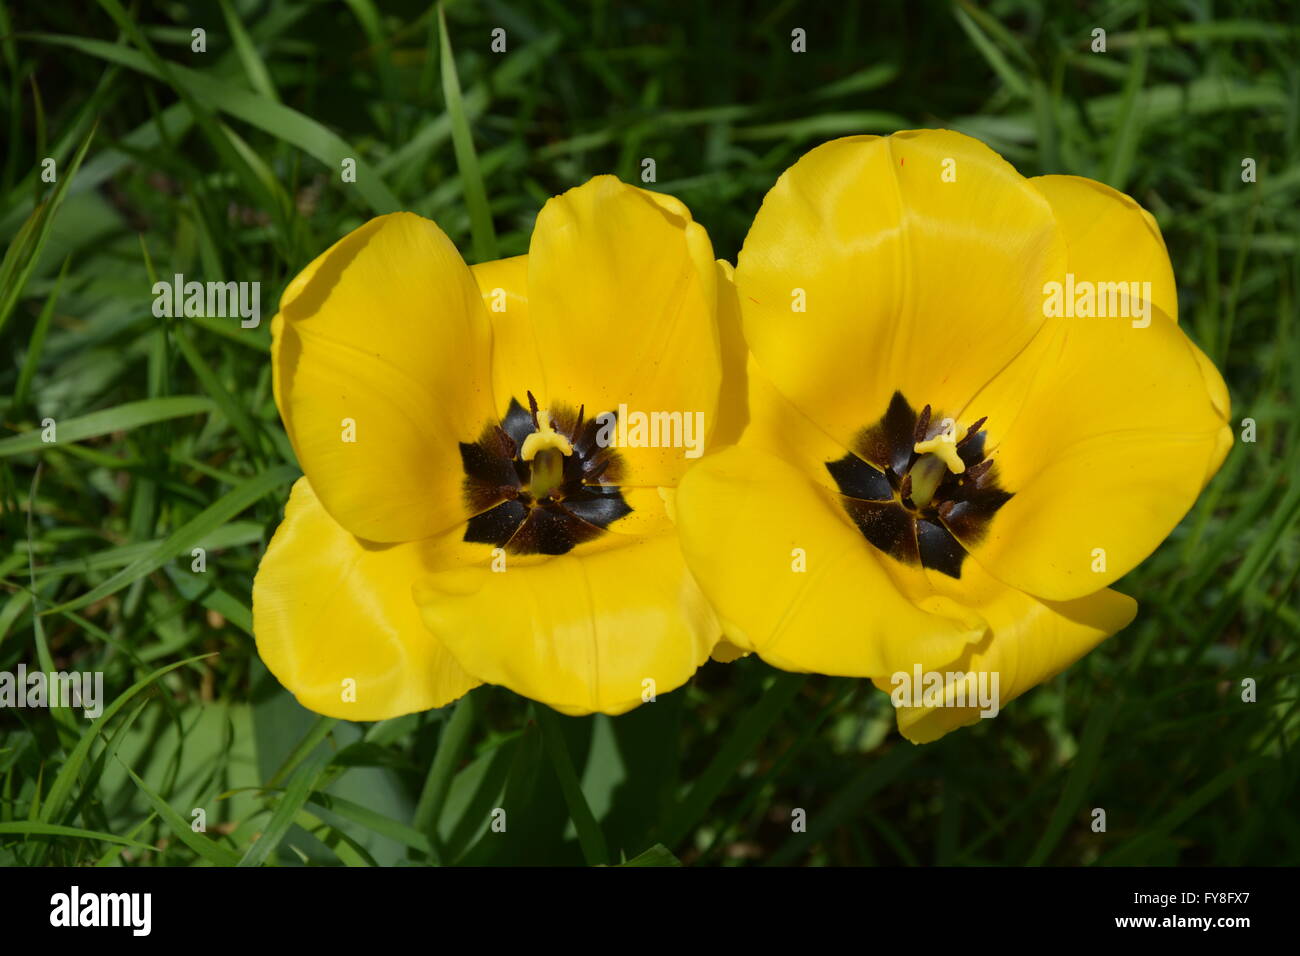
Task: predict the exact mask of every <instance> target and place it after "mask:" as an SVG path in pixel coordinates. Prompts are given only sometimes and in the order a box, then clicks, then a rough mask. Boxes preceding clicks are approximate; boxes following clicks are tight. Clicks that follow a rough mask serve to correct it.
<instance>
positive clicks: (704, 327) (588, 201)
mask: <svg viewBox="0 0 1300 956" xmlns="http://www.w3.org/2000/svg"><path fill="white" fill-rule="evenodd" d="M716 270H717V266H716V265H715V262H714V259H713V252H712V247H711V246H710V244H709V238H708V235H707V234H706V233H705V231H704V229H703V228H702V227H701V226H700V225H698V224H697V223H695V222H693V221H691V218H690V213H689V211H687V209H686V207H685V206H683V205H682V204H681V203H680V202H678V201H677V200H675V199H673V198H672V197H669V196H663V195H660V194H656V193H649V192H646V191H644V190H641V189H637V188H634V187H632V186H628V185H626V184H625V183H622V182H620V181H619V180H618V179H616V178H614V177H612V176H597V177H596V178H594V179H592V180H591V181H590V182H588V183H586V184H585V185H582V186H579V187H577V188H575V189H571V190H569V191H568V192H566V193H564V194H563V195H562V196H558V197H556V198H554V199H551V200H550V201H549V202H547V204H546V205H545V207H543V209H542V211H541V213H539V214H538V217H537V224H536V226H535V228H534V230H533V238H532V244H531V246H530V249H529V254H528V289H529V297H530V309H531V312H532V320H533V324H534V327H535V332H536V340H537V343H538V348H539V350H540V353H541V359H542V365H543V367H544V369H545V373H546V381H545V383H544V385H538V384H536V383H531V382H520V383H519V384H518V385H517V386H515V387H516V388H519V389H522V388H527V389H530V390H532V391H534V393H535V394H537V398H538V401H539V402H540V403H541V404H542V405H544V406H546V405H550V404H556V403H559V404H565V405H568V406H570V407H572V408H578V407H579V406H585V408H586V412H587V415H588V417H591V416H595V415H599V414H602V413H605V412H617V411H618V409H619V406H620V405H621V404H624V405H626V406H627V410H628V413H629V415H630V414H632V413H642V414H645V415H649V414H651V413H654V412H663V413H678V414H680V415H690V416H692V422H693V421H694V420H695V419H694V416H695V414H696V413H702V414H703V416H704V426H705V430H706V435H707V432H708V430H710V429H712V428H713V427H714V421H713V419H714V415H715V411H716V409H717V404H718V387H719V382H720V379H721V359H720V345H719V336H718V327H717V321H716V315H717V308H718V303H717V295H718V292H717V272H716ZM701 437H704V436H701ZM620 453H621V454H622V455H623V456H624V458H625V460H626V463H627V465H628V474H627V477H626V478H625V480H624V481H622V482H621V484H625V485H670V484H673V483H674V482H675V481H676V479H677V477H678V476H679V475H680V474H681V473H682V472H683V471H684V470H685V468H686V467H687V466H688V465H689V464H690V459H688V458H686V457H685V454H684V449H683V448H682V447H661V448H654V447H623V448H621V449H620Z"/></svg>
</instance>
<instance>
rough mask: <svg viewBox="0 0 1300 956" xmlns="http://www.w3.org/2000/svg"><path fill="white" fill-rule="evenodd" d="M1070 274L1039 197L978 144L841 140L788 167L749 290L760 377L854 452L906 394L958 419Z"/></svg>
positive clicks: (753, 232) (767, 203) (897, 138)
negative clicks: (1051, 290) (1048, 289)
mask: <svg viewBox="0 0 1300 956" xmlns="http://www.w3.org/2000/svg"><path fill="white" fill-rule="evenodd" d="M1064 265H1065V246H1064V243H1063V242H1062V240H1061V237H1060V235H1059V233H1058V230H1057V228H1056V222H1055V220H1054V218H1053V215H1052V209H1051V207H1050V205H1049V204H1048V202H1047V200H1046V199H1044V197H1043V196H1042V195H1041V194H1040V193H1039V192H1038V190H1036V189H1035V188H1034V187H1033V186H1032V185H1030V184H1029V183H1028V182H1027V181H1026V180H1025V179H1024V178H1023V177H1021V176H1020V174H1019V173H1017V172H1016V171H1015V170H1014V169H1013V168H1012V167H1011V166H1010V165H1008V164H1007V163H1006V162H1005V161H1004V160H1003V159H1002V158H1001V157H1000V156H998V155H997V154H996V153H994V152H993V151H992V150H990V149H989V148H988V147H987V146H985V145H983V144H982V143H980V142H978V141H977V140H974V139H971V138H969V137H967V136H963V135H961V134H959V133H954V132H951V131H947V130H921V131H913V132H906V133H897V134H895V135H893V136H891V137H888V138H879V137H871V136H857V137H850V138H846V139H839V140H835V141H833V142H830V143H827V144H825V145H823V146H819V147H818V148H816V149H814V150H812V151H811V152H809V153H808V154H806V155H805V156H804V157H803V158H801V159H800V160H799V161H798V162H797V163H795V165H794V166H792V167H791V168H790V169H788V170H786V172H785V173H784V174H782V176H781V178H780V179H779V180H778V181H777V183H776V185H775V186H774V187H773V188H772V190H771V191H770V192H769V193H768V195H767V197H766V199H764V201H763V206H762V208H761V209H760V210H759V212H758V215H757V216H756V217H755V219H754V223H753V225H752V226H751V228H750V231H749V235H748V236H747V237H746V239H745V245H744V248H743V249H742V251H741V253H740V259H739V263H738V265H737V267H736V283H737V287H738V289H739V293H740V305H741V309H742V311H743V314H744V325H745V335H746V338H747V340H748V342H749V345H750V349H751V351H752V352H753V353H754V356H755V358H756V359H757V360H758V364H759V365H760V366H761V367H762V368H763V369H764V371H765V372H766V373H767V375H768V376H769V377H770V379H771V380H772V382H773V384H774V385H775V386H776V388H777V389H778V390H779V391H780V392H781V393H782V394H783V395H785V396H786V397H787V398H788V399H790V400H791V401H792V402H793V403H794V404H795V405H796V406H797V407H798V408H799V409H800V410H801V411H802V412H803V413H804V414H805V415H807V416H808V417H809V418H810V419H812V420H813V421H814V422H816V423H817V424H818V425H819V426H821V427H822V428H823V429H824V430H825V431H826V432H827V433H828V434H829V435H831V436H832V437H833V438H835V439H836V440H837V441H839V442H840V443H842V444H846V445H847V443H849V442H850V441H851V440H852V437H853V436H854V435H855V434H856V433H857V432H858V431H859V430H860V429H862V428H863V427H864V426H866V425H869V424H871V423H873V422H876V421H878V420H879V419H880V418H881V417H882V415H883V414H884V412H885V410H886V408H887V406H888V405H889V401H890V398H891V396H892V395H893V393H894V392H895V391H900V392H902V394H903V395H904V397H905V398H906V399H907V400H908V401H909V402H910V403H911V404H912V406H913V407H914V408H917V409H920V408H921V407H923V406H924V405H926V404H929V405H932V406H933V407H934V408H935V409H936V410H940V409H942V410H944V411H945V412H946V413H947V414H949V415H953V416H956V415H957V414H959V413H960V412H961V411H962V410H963V409H964V407H965V405H966V402H967V401H968V400H969V399H970V398H971V396H973V395H974V394H975V393H976V392H977V391H978V390H979V388H980V387H981V386H982V385H983V384H984V383H985V382H987V381H988V380H989V379H990V378H992V377H993V376H994V375H995V374H996V373H997V372H998V371H999V370H1000V369H1002V368H1003V367H1004V366H1005V365H1006V364H1007V363H1008V362H1010V361H1011V360H1012V359H1013V358H1014V357H1015V356H1016V354H1017V353H1018V352H1020V350H1021V349H1023V348H1024V347H1025V346H1026V345H1027V344H1028V343H1029V342H1030V341H1031V340H1032V339H1033V337H1034V335H1035V333H1036V332H1037V331H1038V330H1039V329H1040V328H1041V327H1042V325H1043V323H1044V318H1043V310H1042V294H1041V292H1040V290H1041V288H1042V285H1043V283H1044V282H1045V281H1046V280H1047V279H1048V278H1049V277H1056V276H1059V275H1061V274H1062V273H1063V272H1064ZM801 305H802V306H803V307H804V308H805V311H799V308H800V306H801Z"/></svg>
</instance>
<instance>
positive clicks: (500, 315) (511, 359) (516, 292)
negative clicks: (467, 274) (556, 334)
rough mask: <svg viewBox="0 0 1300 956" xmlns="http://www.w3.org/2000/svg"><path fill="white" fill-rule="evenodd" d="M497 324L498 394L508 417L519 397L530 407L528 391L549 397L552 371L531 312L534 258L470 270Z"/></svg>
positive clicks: (495, 381)
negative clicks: (548, 373)
mask: <svg viewBox="0 0 1300 956" xmlns="http://www.w3.org/2000/svg"><path fill="white" fill-rule="evenodd" d="M470 271H471V272H473V273H474V280H475V281H476V282H477V283H478V287H479V291H480V292H482V293H483V305H484V307H485V308H486V309H487V314H488V318H489V319H490V320H491V323H492V394H493V396H494V399H495V404H496V409H497V415H498V417H500V418H504V417H505V414H506V411H507V409H509V407H510V400H511V399H514V400H516V401H518V402H519V403H520V404H521V405H526V404H527V401H526V399H527V392H528V391H529V390H531V391H533V392H534V393H536V394H544V393H545V391H546V379H545V375H546V370H545V369H544V368H543V367H542V359H541V353H540V351H539V350H538V347H537V335H536V330H535V329H534V327H533V320H532V316H531V315H530V313H529V308H528V257H527V256H514V257H513V258H510V259H494V260H492V261H491V262H481V263H479V264H478V265H474V266H470Z"/></svg>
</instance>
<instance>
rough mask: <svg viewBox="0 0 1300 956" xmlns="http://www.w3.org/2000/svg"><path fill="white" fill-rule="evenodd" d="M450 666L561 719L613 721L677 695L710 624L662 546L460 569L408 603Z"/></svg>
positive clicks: (705, 608) (636, 545)
mask: <svg viewBox="0 0 1300 956" xmlns="http://www.w3.org/2000/svg"><path fill="white" fill-rule="evenodd" d="M415 597H416V601H417V603H418V604H419V605H420V607H421V609H422V611H423V615H424V621H425V624H426V625H427V626H428V628H429V630H430V631H431V632H432V633H433V634H434V635H435V636H436V637H437V638H438V640H440V641H441V642H442V643H443V644H444V645H446V647H447V648H448V649H449V650H450V651H451V652H452V653H453V654H454V655H455V656H456V659H457V660H459V661H460V663H461V665H462V666H463V667H465V669H466V670H467V671H469V672H471V673H473V674H474V675H475V676H477V677H479V678H481V679H482V680H484V681H485V682H487V683H491V684H501V685H503V686H505V687H508V688H510V689H511V690H513V691H515V692H516V693H518V694H522V695H524V696H525V697H530V698H532V699H533V700H537V701H541V702H542V703H544V704H547V705H549V706H551V707H553V708H555V709H556V710H558V711H561V712H563V713H566V714H587V713H592V712H600V713H606V714H620V713H623V712H624V711H627V710H631V709H632V708H633V707H636V706H637V705H639V704H641V703H642V702H643V700H644V699H648V698H649V697H651V696H654V695H657V694H666V693H668V692H669V691H671V690H673V689H675V688H677V687H680V686H681V685H682V684H684V683H685V682H686V681H687V680H688V679H689V678H690V676H691V675H692V674H693V673H694V672H695V669H696V668H697V667H699V666H700V664H702V663H703V662H704V660H705V659H706V658H707V657H708V656H709V651H710V650H712V648H713V646H714V644H715V643H716V642H717V640H718V625H717V619H716V617H715V616H714V614H713V612H712V610H711V609H710V608H709V605H708V603H707V602H706V601H705V600H704V597H703V595H701V594H700V592H699V589H698V588H697V587H696V585H695V583H694V582H693V581H692V580H691V577H690V575H689V574H687V572H686V568H685V565H684V564H683V562H682V558H681V554H680V552H679V550H678V547H677V541H676V540H675V539H674V538H673V537H672V536H666V535H665V536H656V537H649V538H643V539H639V540H632V541H630V542H628V543H625V544H623V546H622V547H613V548H607V549H605V550H602V551H597V552H591V553H585V554H576V553H575V554H566V555H561V556H559V557H551V558H519V559H516V558H510V559H509V560H508V563H507V564H506V565H505V570H503V571H495V572H494V571H492V570H488V569H484V568H462V569H456V570H449V571H445V572H442V573H438V574H432V575H429V576H427V577H425V578H424V579H423V580H422V581H421V583H420V584H419V585H418V586H417V588H416V591H415Z"/></svg>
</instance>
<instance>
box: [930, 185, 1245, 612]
mask: <svg viewBox="0 0 1300 956" xmlns="http://www.w3.org/2000/svg"><path fill="white" fill-rule="evenodd" d="M1036 185H1037V187H1038V188H1039V189H1041V190H1042V191H1043V193H1044V195H1046V196H1048V197H1049V198H1050V199H1051V200H1052V202H1053V206H1054V208H1055V209H1056V213H1057V216H1058V219H1059V220H1060V222H1061V225H1062V229H1063V230H1064V232H1065V234H1066V235H1067V237H1069V236H1074V235H1075V234H1076V232H1082V233H1083V234H1084V235H1085V236H1090V237H1091V238H1088V239H1086V240H1085V241H1083V242H1079V243H1076V244H1073V245H1071V257H1072V258H1071V261H1070V266H1069V270H1070V272H1072V273H1074V274H1075V275H1076V276H1080V277H1083V276H1087V277H1093V278H1092V280H1091V281H1106V282H1121V281H1122V282H1143V281H1150V282H1151V283H1152V296H1151V298H1152V300H1153V301H1154V302H1155V303H1156V304H1157V306H1159V304H1160V302H1161V301H1162V300H1164V301H1166V302H1168V300H1169V298H1170V297H1171V296H1172V295H1173V292H1172V289H1171V288H1167V287H1166V280H1167V276H1166V275H1165V273H1166V271H1167V269H1168V263H1167V261H1163V260H1162V258H1161V255H1160V249H1158V248H1157V247H1156V240H1157V239H1158V234H1157V235H1155V236H1152V235H1151V233H1150V232H1149V230H1148V224H1147V222H1146V218H1145V213H1143V212H1142V211H1141V210H1140V209H1139V208H1138V207H1137V206H1136V205H1135V204H1133V203H1132V201H1131V200H1129V199H1128V198H1127V197H1124V196H1122V195H1121V194H1119V193H1115V192H1114V191H1113V190H1106V189H1094V188H1092V187H1091V186H1087V185H1082V184H1081V181H1079V180H1075V179H1072V178H1070V177H1048V178H1046V179H1041V180H1037V181H1036ZM1124 217H1127V220H1128V223H1129V225H1128V227H1127V228H1125V227H1123V226H1121V225H1118V224H1116V223H1117V222H1122V221H1123V219H1124ZM1096 221H1104V222H1108V223H1111V224H1112V225H1111V228H1112V229H1113V230H1114V233H1115V235H1117V236H1119V237H1124V236H1127V237H1129V240H1130V244H1129V245H1126V244H1124V243H1122V242H1116V243H1114V244H1107V243H1106V242H1104V241H1101V240H1100V239H1098V238H1097V237H1095V236H1092V233H1091V230H1092V228H1093V223H1094V222H1096ZM1143 236H1145V237H1146V238H1145V241H1144V242H1143V241H1139V240H1140V239H1141V237H1143ZM1161 248H1162V247H1161ZM1138 267H1140V268H1138ZM1135 270H1136V271H1135ZM1144 321H1149V324H1147V325H1145V327H1142V323H1143V322H1144ZM1135 323H1137V327H1135ZM971 409H972V411H973V412H974V413H975V414H981V415H984V414H987V415H989V416H990V417H989V422H988V424H987V426H986V428H987V430H988V435H989V441H988V444H987V446H986V448H987V451H988V453H989V454H990V456H991V457H992V458H993V460H994V461H995V462H996V463H997V466H998V470H999V475H1000V483H1001V485H1002V487H1003V488H1004V489H1006V490H1007V491H1010V492H1012V493H1013V497H1012V498H1011V500H1010V501H1008V502H1007V503H1006V504H1005V505H1003V506H1002V508H1001V510H999V511H998V512H997V514H996V515H995V516H994V517H993V520H992V522H991V524H990V525H989V527H988V531H987V534H986V536H985V537H984V538H983V539H982V540H966V541H964V542H963V543H964V544H966V545H967V547H968V549H970V550H971V551H972V553H973V554H974V555H975V556H976V557H977V558H978V559H979V560H980V562H981V563H982V564H984V566H985V567H986V568H987V569H988V570H989V571H991V572H993V573H994V574H995V575H997V576H998V577H1000V578H1001V579H1002V580H1003V581H1005V582H1007V583H1008V584H1011V585H1013V586H1016V587H1019V588H1021V589H1023V590H1026V591H1029V592H1031V593H1033V594H1037V595H1039V596H1041V597H1045V598H1050V599H1053V600H1070V599H1073V598H1077V597H1082V596H1083V595H1086V594H1090V593H1092V592H1094V591H1096V590H1098V589H1099V588H1102V587H1105V586H1106V585H1108V584H1110V583H1111V582H1113V581H1115V580H1116V579H1118V578H1119V577H1120V576H1122V575H1123V574H1125V573H1127V572H1128V571H1129V570H1130V569H1132V568H1133V567H1134V566H1135V565H1137V564H1138V563H1139V562H1141V561H1142V560H1143V559H1145V558H1146V557H1147V555H1149V554H1150V553H1151V552H1152V551H1153V550H1154V549H1155V548H1156V546H1157V545H1159V543H1160V542H1161V541H1162V540H1163V539H1164V538H1165V537H1166V536H1167V535H1168V534H1169V532H1170V531H1171V530H1173V528H1174V526H1175V525H1176V524H1177V523H1178V522H1179V520H1181V519H1182V517H1183V515H1184V514H1186V513H1187V510H1188V509H1189V508H1190V507H1191V506H1192V504H1193V502H1195V500H1196V497H1197V495H1198V494H1200V491H1201V489H1202V488H1203V487H1204V486H1205V483H1206V482H1207V481H1208V480H1209V478H1210V477H1211V476H1212V475H1213V474H1214V473H1215V471H1217V469H1218V467H1219V465H1220V464H1221V463H1222V461H1223V458H1224V456H1225V455H1226V454H1227V451H1228V448H1229V447H1230V445H1231V442H1232V436H1231V431H1230V429H1228V427H1227V425H1226V420H1227V416H1228V413H1229V403H1228V394H1227V389H1226V387H1225V386H1224V384H1223V380H1222V377H1221V376H1220V375H1219V373H1218V371H1217V370H1216V369H1215V368H1214V366H1213V365H1212V364H1211V363H1210V361H1209V360H1208V359H1207V358H1206V357H1205V356H1204V355H1203V354H1202V353H1201V352H1200V350H1199V349H1197V348H1196V346H1195V345H1194V344H1192V342H1191V341H1190V340H1189V339H1188V338H1187V337H1186V335H1185V334H1184V333H1183V332H1182V330H1181V329H1180V328H1179V327H1178V325H1176V324H1175V322H1174V321H1173V319H1172V318H1170V317H1169V316H1168V315H1166V314H1165V312H1164V311H1163V310H1162V309H1161V308H1159V307H1157V308H1155V309H1153V310H1152V311H1151V312H1150V313H1149V315H1148V317H1147V319H1146V320H1143V319H1141V318H1136V317H1114V316H1111V317H1106V318H1084V317H1062V318H1053V319H1051V320H1050V323H1049V326H1048V327H1047V328H1045V329H1044V332H1043V334H1042V335H1041V336H1040V337H1039V338H1038V339H1037V340H1036V341H1035V342H1034V343H1033V344H1032V345H1031V346H1030V347H1029V348H1027V349H1026V350H1025V351H1024V353H1023V354H1022V355H1021V356H1020V357H1018V358H1017V359H1016V361H1015V362H1013V363H1012V364H1011V365H1010V366H1009V367H1008V368H1007V369H1006V370H1005V371H1004V372H1003V373H1002V374H1001V375H999V376H998V377H997V378H996V379H995V380H994V381H993V382H991V383H990V384H989V386H988V388H987V389H985V390H984V391H983V392H982V393H981V394H980V395H979V396H977V397H976V398H975V400H974V401H973V402H972V403H971ZM954 531H955V532H956V531H957V529H955V528H954ZM958 537H959V538H960V537H962V536H961V535H960V534H958Z"/></svg>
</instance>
